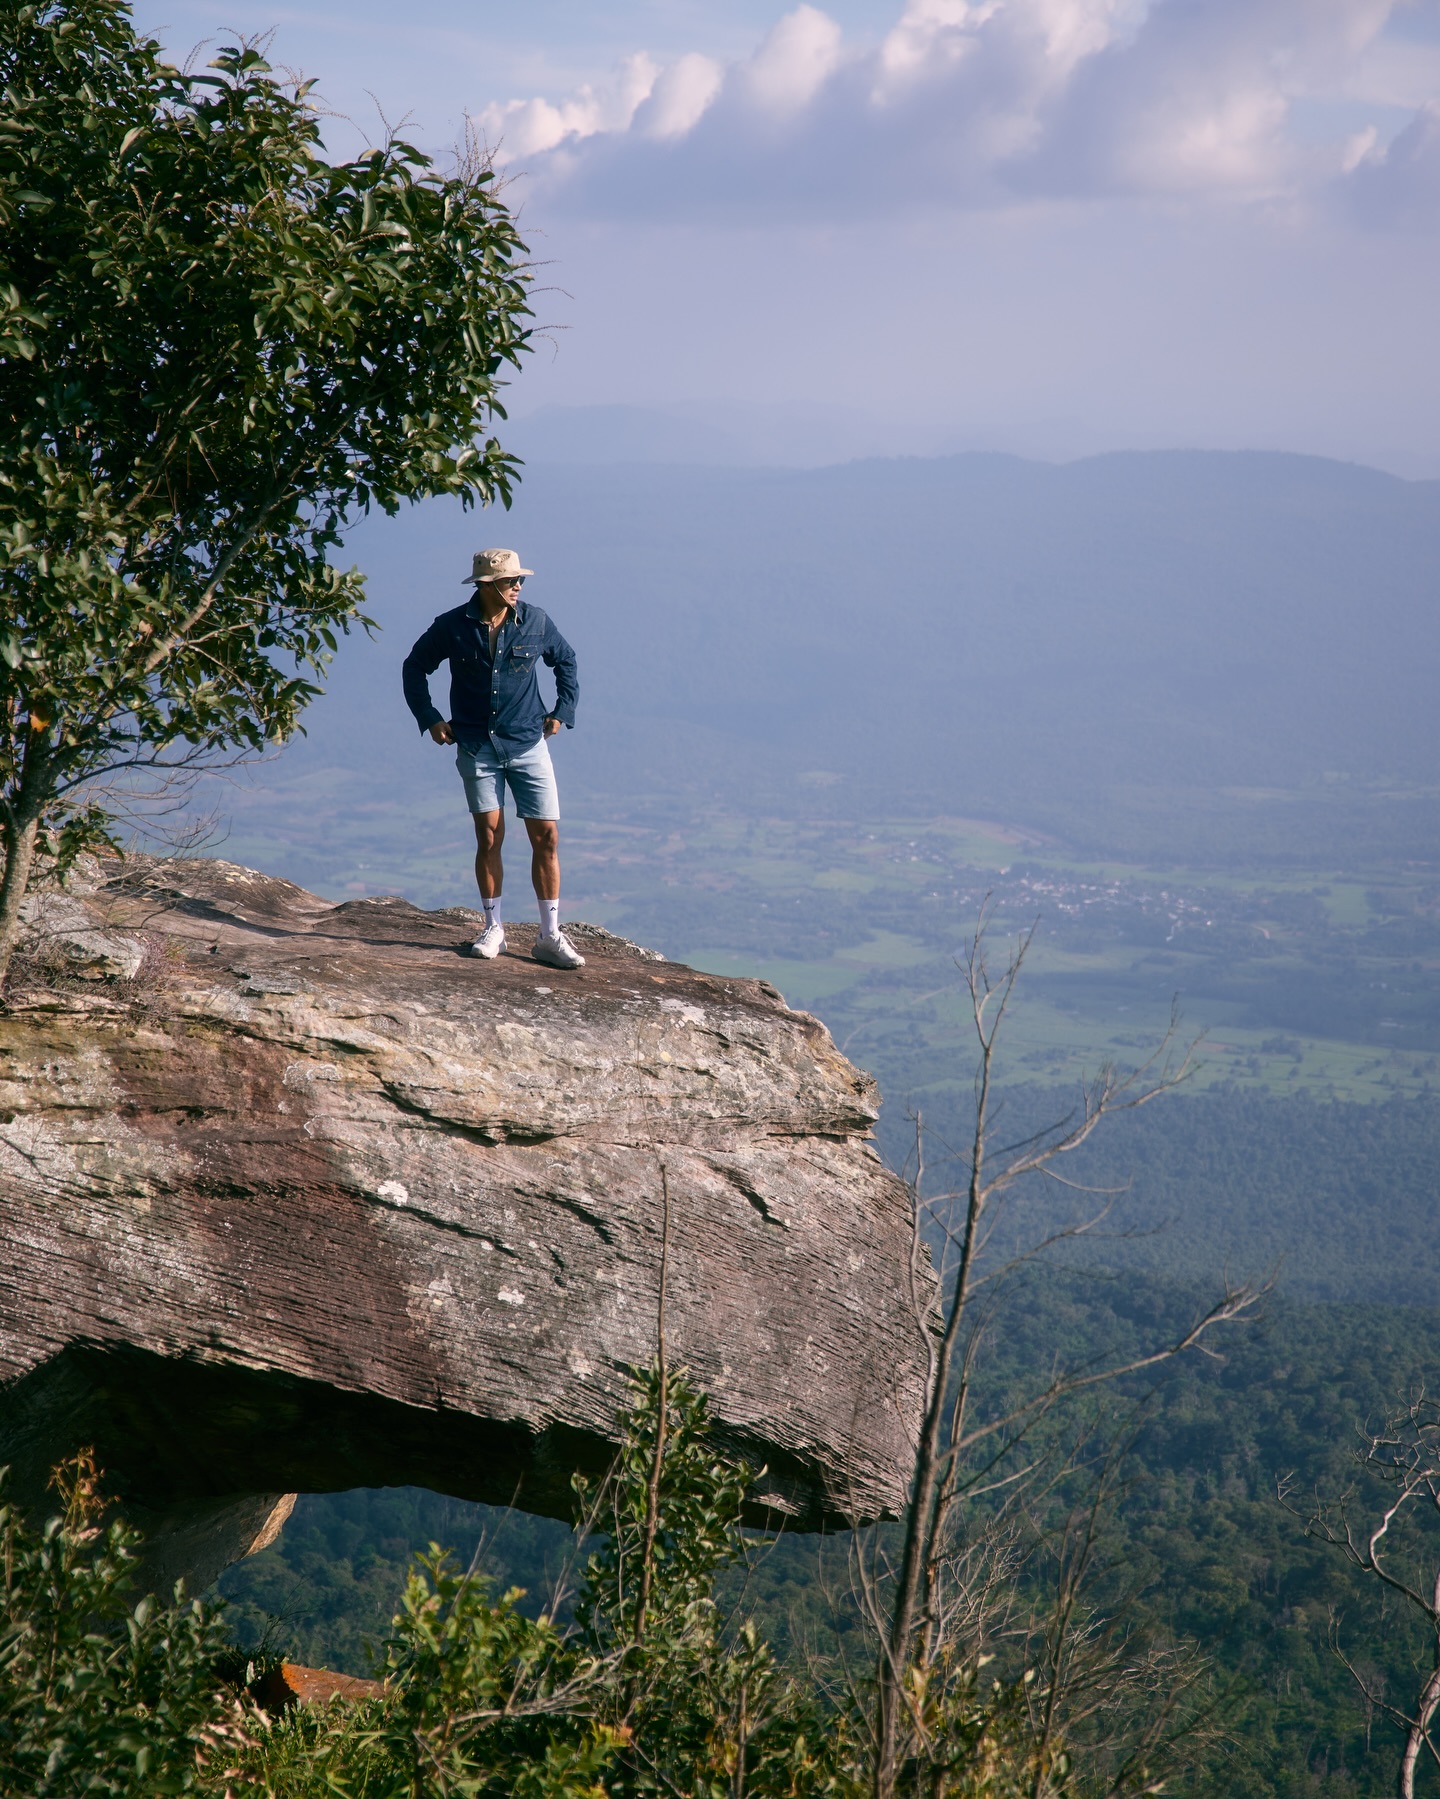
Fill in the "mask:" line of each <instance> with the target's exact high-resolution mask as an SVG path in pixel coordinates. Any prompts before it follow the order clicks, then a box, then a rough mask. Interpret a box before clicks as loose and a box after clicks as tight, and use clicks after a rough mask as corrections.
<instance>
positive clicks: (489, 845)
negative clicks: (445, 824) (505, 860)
mask: <svg viewBox="0 0 1440 1799" xmlns="http://www.w3.org/2000/svg"><path fill="white" fill-rule="evenodd" d="M470 816H471V818H473V819H474V820H475V841H476V843H478V844H479V846H480V848H481V849H482V850H489V849H494V848H495V846H496V844H498V843H503V842H504V841H505V814H504V813H503V812H472V813H471V814H470Z"/></svg>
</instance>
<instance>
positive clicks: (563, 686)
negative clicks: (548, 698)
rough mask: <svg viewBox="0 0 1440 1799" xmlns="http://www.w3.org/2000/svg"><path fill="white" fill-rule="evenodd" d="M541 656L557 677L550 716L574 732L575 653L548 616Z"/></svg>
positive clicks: (577, 695)
mask: <svg viewBox="0 0 1440 1799" xmlns="http://www.w3.org/2000/svg"><path fill="white" fill-rule="evenodd" d="M417 647H418V646H417ZM540 654H541V659H542V660H543V661H544V662H545V664H546V666H547V667H548V668H550V669H551V670H552V671H553V673H554V676H555V704H554V705H553V706H552V707H551V709H550V714H549V716H550V717H551V718H558V719H559V720H560V723H561V724H562V725H564V726H565V727H566V728H567V729H570V730H573V729H574V726H575V707H576V704H577V702H578V701H579V698H580V680H579V676H578V674H577V673H576V666H575V652H574V650H572V649H571V647H570V645H569V644H568V643H567V642H566V641H565V639H564V638H563V637H562V636H561V635H560V633H559V632H558V631H557V630H556V629H555V625H554V622H553V621H552V620H551V619H550V618H549V617H548V616H547V617H546V620H545V644H544V648H543V649H542V650H541V652H540Z"/></svg>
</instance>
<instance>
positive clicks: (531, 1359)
mask: <svg viewBox="0 0 1440 1799" xmlns="http://www.w3.org/2000/svg"><path fill="white" fill-rule="evenodd" d="M66 898H67V905H70V906H72V907H73V906H74V905H76V904H81V905H83V907H84V908H85V910H86V912H87V914H88V918H87V919H82V920H80V921H79V923H78V925H77V923H76V921H75V920H73V919H72V920H70V922H69V925H68V926H67V927H66V928H67V929H69V930H71V931H72V932H78V930H79V929H80V928H82V927H83V928H84V929H87V930H89V931H91V932H92V934H98V935H100V936H102V937H104V938H105V939H106V940H107V941H110V942H119V943H120V944H121V945H122V953H123V954H124V955H125V956H126V957H127V958H128V961H129V962H130V963H131V964H134V968H133V971H132V972H130V973H128V974H126V973H123V972H122V973H121V974H120V975H119V976H118V978H115V979H112V980H109V981H99V982H96V983H94V984H93V985H91V986H88V987H87V986H84V985H83V984H75V983H72V984H70V985H68V986H64V985H62V986H61V987H60V988H59V989H58V990H57V989H54V988H48V989H47V988H39V989H36V990H33V991H30V992H23V991H22V992H20V993H18V994H17V995H15V997H14V1001H13V1004H12V1008H11V1010H10V1011H9V1012H8V1013H7V1014H5V1015H4V1016H3V1017H0V1057H3V1061H0V1118H3V1120H4V1123H3V1124H0V1203H3V1215H4V1218H5V1228H4V1236H5V1239H6V1241H7V1243H8V1245H9V1250H8V1253H7V1255H6V1258H5V1261H6V1266H7V1270H8V1272H0V1378H3V1379H5V1380H6V1381H7V1382H8V1383H9V1385H8V1387H7V1389H6V1392H5V1395H4V1397H3V1398H0V1460H4V1459H7V1458H8V1459H11V1460H13V1461H15V1462H16V1464H17V1474H18V1478H19V1479H20V1481H21V1484H22V1486H23V1485H25V1483H27V1482H28V1483H29V1485H30V1486H31V1487H32V1488H33V1487H34V1485H35V1484H36V1482H37V1481H39V1480H40V1479H41V1478H42V1471H43V1469H44V1467H46V1466H48V1464H49V1462H50V1461H53V1460H54V1459H56V1457H57V1454H59V1453H64V1452H65V1450H66V1449H67V1448H68V1447H73V1446H75V1444H76V1443H78V1442H79V1441H80V1440H82V1433H83V1440H86V1441H95V1442H96V1446H97V1448H98V1449H99V1451H100V1453H101V1456H102V1460H107V1461H109V1462H110V1463H111V1465H112V1466H113V1467H114V1468H115V1469H116V1470H117V1471H118V1474H119V1479H120V1484H121V1486H122V1490H123V1492H124V1493H125V1494H126V1495H127V1496H128V1497H129V1498H130V1499H131V1500H132V1501H133V1503H134V1504H135V1505H136V1506H138V1507H141V1508H146V1509H148V1511H149V1513H150V1515H152V1516H153V1517H155V1518H156V1519H159V1518H161V1517H163V1516H164V1515H165V1513H166V1508H167V1506H174V1505H183V1506H187V1507H190V1508H191V1509H192V1511H193V1509H194V1508H195V1507H201V1508H202V1509H203V1507H205V1506H206V1505H209V1506H211V1507H212V1508H213V1509H215V1510H216V1515H217V1516H219V1514H220V1513H221V1512H223V1511H224V1509H225V1507H226V1506H232V1507H233V1506H239V1507H240V1508H241V1510H242V1511H243V1513H244V1517H245V1519H246V1520H250V1519H251V1518H252V1515H253V1514H254V1512H255V1496H256V1495H270V1496H272V1497H274V1496H276V1495H278V1494H279V1493H280V1492H282V1491H286V1490H292V1489H294V1488H297V1487H299V1488H303V1489H306V1490H328V1489H334V1488H339V1487H347V1486H357V1485H382V1484H416V1485H426V1486H434V1487H437V1488H439V1489H441V1490H444V1491H448V1492H453V1493H456V1494H458V1495H460V1496H462V1497H469V1498H476V1499H484V1500H488V1501H491V1502H498V1503H510V1502H512V1501H513V1502H516V1503H518V1504H520V1505H521V1506H522V1507H525V1508H526V1509H530V1510H535V1511H548V1512H552V1513H557V1514H562V1515H563V1514H564V1513H565V1511H566V1509H567V1507H568V1503H569V1478H570V1474H571V1473H572V1472H573V1471H575V1470H576V1469H593V1468H595V1467H597V1466H599V1465H603V1462H604V1460H605V1459H606V1458H607V1457H608V1454H609V1451H610V1448H611V1446H612V1444H613V1438H614V1429H615V1416H616V1413H617V1410H618V1409H619V1408H620V1406H622V1405H623V1404H624V1403H625V1401H626V1398H627V1396H628V1386H627V1371H628V1370H629V1369H631V1368H633V1367H634V1366H636V1365H637V1364H641V1363H644V1362H646V1361H648V1360H649V1359H650V1357H651V1355H653V1353H654V1348H655V1332H656V1320H657V1312H658V1299H659V1292H658V1282H659V1269H660V1263H661V1247H662V1238H663V1237H664V1235H665V1230H666V1226H665V1207H664V1201H663V1192H664V1189H665V1188H666V1187H668V1189H669V1194H670V1206H669V1225H668V1249H669V1253H668V1258H667V1263H668V1268H669V1280H668V1291H667V1295H666V1341H667V1349H668V1352H669V1355H670V1359H671V1361H672V1363H674V1364H677V1365H683V1366H685V1367H687V1368H688V1369H689V1371H690V1373H691V1375H692V1377H693V1378H694V1379H695V1381H696V1382H697V1384H698V1385H699V1386H700V1387H701V1388H703V1389H704V1391H705V1392H706V1393H707V1394H708V1395H709V1398H710V1400H711V1404H712V1408H713V1411H714V1415H715V1419H716V1429H717V1434H718V1436H719V1439H720V1441H721V1443H722V1445H723V1446H724V1447H725V1448H727V1449H729V1450H730V1451H732V1452H734V1453H737V1454H740V1455H743V1456H744V1457H745V1459H746V1460H748V1461H749V1462H750V1463H751V1464H752V1466H755V1467H757V1468H758V1467H760V1466H762V1465H763V1466H764V1467H765V1468H766V1469H767V1470H768V1472H767V1474H766V1477H765V1479H764V1480H763V1481H762V1482H760V1483H758V1485H757V1486H756V1488H755V1490H754V1494H753V1508H754V1515H755V1516H756V1517H757V1518H759V1517H761V1516H762V1515H763V1516H766V1517H768V1518H771V1519H774V1518H776V1517H785V1518H788V1519H789V1520H790V1521H791V1522H792V1524H793V1525H795V1526H797V1527H800V1528H807V1529H813V1528H827V1527H830V1526H835V1525H839V1524H844V1523H848V1522H853V1521H857V1520H859V1519H864V1518H872V1517H876V1516H883V1515H886V1514H888V1513H892V1512H893V1511H894V1510H896V1509H897V1507H898V1506H899V1505H900V1504H901V1503H902V1501H903V1497H904V1489H905V1480H906V1475H907V1472H908V1467H909V1459H910V1445H911V1442H912V1439H913V1430H914V1426H915V1422H916V1419H917V1417H918V1409H919V1404H920V1394H921V1385H922V1380H923V1364H924V1354H923V1350H924V1346H923V1341H922V1336H921V1332H920V1329H919V1327H918V1325H917V1323H916V1319H915V1312H914V1306H913V1302H912V1291H911V1281H910V1234H909V1208H908V1201H907V1196H906V1194H905V1191H904V1189H903V1186H902V1185H901V1183H899V1182H898V1180H896V1178H895V1177H894V1176H893V1175H892V1174H890V1173H889V1172H888V1171H887V1170H886V1169H885V1168H884V1167H883V1165H882V1164H881V1163H880V1161H879V1158H878V1157H877V1155H876V1154H875V1151H874V1149H873V1146H872V1145H871V1143H870V1141H869V1130H870V1126H871V1125H872V1124H873V1122H874V1119H875V1116H876V1110H877V1097H876V1094H875V1090H874V1086H873V1083H872V1082H871V1081H870V1080H869V1078H868V1077H867V1076H865V1075H864V1074H862V1073H861V1072H860V1071H859V1070H857V1069H855V1068H854V1067H853V1066H852V1065H851V1064H850V1063H849V1062H847V1061H846V1060H845V1059H844V1058H843V1057H842V1056H841V1055H840V1054H839V1052H838V1051H837V1050H836V1049H835V1047H834V1045H833V1043H832V1042H831V1040H830V1038H829V1035H828V1033H827V1032H826V1031H825V1030H824V1028H823V1026H821V1025H820V1024H819V1023H818V1021H816V1020H815V1019H813V1018H810V1017H809V1016H808V1015H806V1014H804V1013H800V1012H794V1011H791V1010H790V1009H789V1008H787V1007H786V1006H785V1005H784V1003H783V1001H782V1000H781V999H780V997H779V995H778V994H776V992H775V991H774V989H773V988H768V987H767V986H766V985H765V984H764V983H761V982H757V981H748V980H740V979H728V978H723V977H718V976H712V975H707V974H703V973H700V972H698V971H696V970H693V969H689V968H685V967H683V966H680V965H677V964H672V963H667V962H664V961H663V960H661V959H659V958H657V957H655V956H654V955H653V953H651V952H646V951H642V950H640V949H638V948H636V946H634V945H631V944H627V943H625V942H624V941H623V940H622V939H618V938H614V937H612V936H610V935H609V934H608V933H605V932H603V931H598V930H595V929H589V928H584V927H581V928H577V930H576V932H575V934H576V936H577V940H578V941H579V943H580V946H581V947H582V949H583V950H584V952H585V954H586V956H587V964H586V966H585V968H583V969H581V970H578V971H575V972H574V973H565V972H561V971H557V970H553V969H549V968H545V967H543V966H541V965H540V964H537V963H534V962H533V961H531V960H530V959H529V957H528V955H527V954H526V953H525V951H526V949H527V947H528V940H527V937H526V934H525V932H524V931H523V929H520V930H517V929H516V928H515V927H510V934H511V942H512V950H513V951H514V952H517V953H512V954H509V955H507V956H505V957H502V958H501V959H499V960H498V961H497V962H494V963H489V964H480V963H477V962H474V961H471V960H468V959H466V958H464V957H463V956H462V955H461V954H460V949H461V946H462V945H463V944H464V943H465V942H466V941H468V939H469V937H471V936H472V935H473V934H474V922H475V921H474V915H473V914H471V913H469V912H468V911H465V910H464V909H453V910H449V911H443V912H438V913H435V912H431V913H426V912H421V911H419V910H417V909H416V908H414V907H412V906H410V905H408V904H407V903H406V902H404V901H402V900H395V899H371V900H359V901H352V902H348V903H346V904H342V905H339V906H332V905H329V904H328V903H327V902H325V901H323V900H321V899H319V898H318V897H317V896H314V895H311V894H306V893H304V892H303V891H302V890H300V889H298V888H295V887H293V886H291V885H290V884H289V883H286V882H282V881H277V880H274V879H273V878H270V877H266V876H263V875H260V874H257V873H256V872H255V871H251V870H245V869H240V868H238V867H236V866H235V865H233V864H228V863H222V862H217V861H208V860H206V861H195V862H188V863H174V862H165V863H156V864H142V865H139V866H138V867H136V866H134V865H132V866H130V867H128V868H127V869H126V870H125V871H122V873H121V874H120V875H119V876H118V877H112V878H111V879H109V880H101V879H97V880H96V881H95V882H93V883H92V884H91V890H90V891H89V892H88V893H81V894H78V895H73V894H72V895H67V896H66ZM127 942H128V943H129V944H130V945H131V946H132V948H131V949H130V950H126V949H124V948H123V946H124V945H125V944H126V943H127ZM137 942H139V943H140V944H141V945H142V946H143V947H144V948H145V950H146V952H147V953H146V954H145V956H144V957H143V958H141V959H140V960H139V961H137V960H136V958H135V957H134V955H133V953H132V951H133V945H134V944H135V943H137ZM47 1394H48V1395H49V1397H48V1398H47ZM62 1395H63V1396H64V1398H63V1400H62ZM87 1396H88V1397H87ZM7 1437H8V1439H9V1440H8V1442H7ZM107 1437H108V1439H109V1441H108V1443H107ZM246 1508H248V1509H246ZM249 1528H250V1525H249V1523H248V1522H247V1523H246V1524H245V1526H244V1530H242V1532H241V1535H242V1536H243V1535H244V1531H246V1530H249ZM221 1534H222V1535H223V1532H222V1533H221ZM237 1540H238V1539H237ZM217 1541H218V1538H217Z"/></svg>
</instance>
